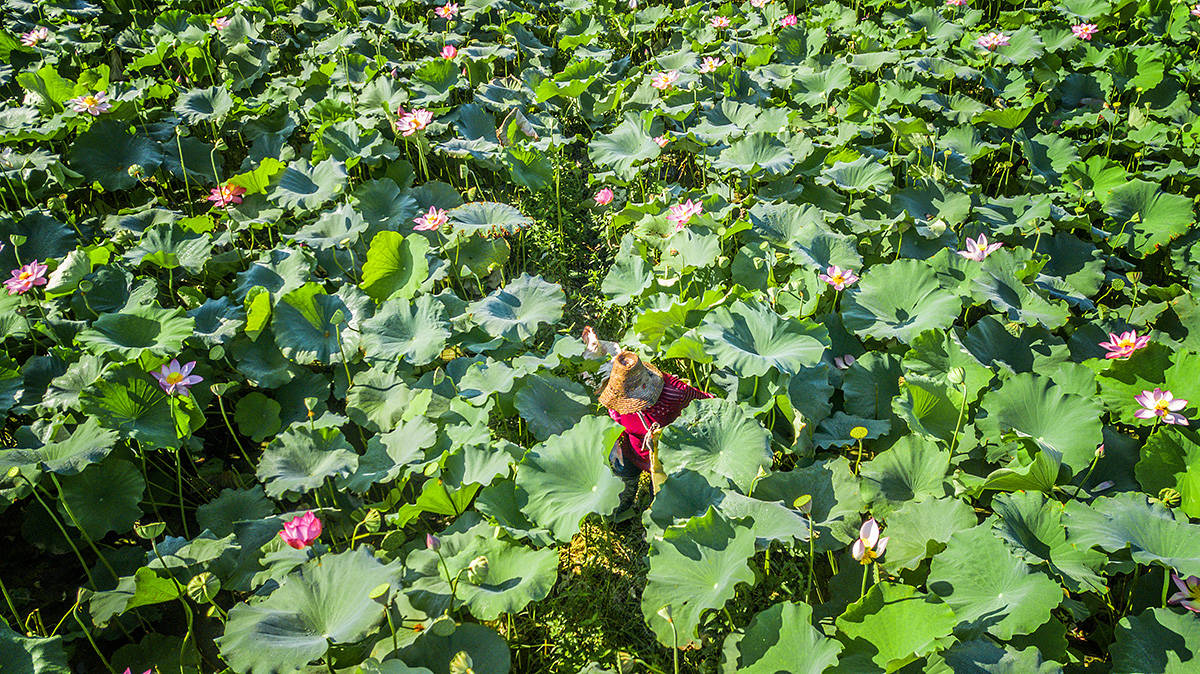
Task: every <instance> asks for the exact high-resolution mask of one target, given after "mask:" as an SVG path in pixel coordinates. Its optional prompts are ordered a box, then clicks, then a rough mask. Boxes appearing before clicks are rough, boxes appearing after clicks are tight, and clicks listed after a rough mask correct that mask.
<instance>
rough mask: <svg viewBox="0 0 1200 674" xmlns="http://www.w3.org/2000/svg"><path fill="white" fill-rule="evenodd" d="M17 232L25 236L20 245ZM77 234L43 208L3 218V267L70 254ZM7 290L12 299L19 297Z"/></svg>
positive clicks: (0, 258) (0, 261)
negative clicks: (17, 216)
mask: <svg viewBox="0 0 1200 674" xmlns="http://www.w3.org/2000/svg"><path fill="white" fill-rule="evenodd" d="M14 235H16V236H20V237H24V241H22V242H21V244H20V245H17V244H15V243H13V239H14ZM76 238H77V237H76V234H75V230H73V229H71V227H69V226H68V225H66V224H65V223H63V222H60V221H59V220H58V219H57V218H55V217H53V216H51V215H50V214H49V213H46V212H43V211H31V212H29V213H27V214H26V215H25V216H24V217H22V218H21V219H19V220H17V219H8V218H6V219H4V220H0V241H2V242H4V249H3V250H0V269H16V268H17V267H19V266H21V265H22V264H25V263H28V262H29V261H30V260H40V261H43V262H44V261H46V260H48V259H50V258H58V257H63V256H66V255H69V254H70V253H71V252H72V251H74V250H75V244H76ZM51 276H53V274H51ZM53 283H54V281H50V284H53ZM47 287H50V286H47ZM4 294H5V295H8V299H9V300H11V301H16V300H17V299H19V298H18V297H17V296H15V295H9V294H8V293H4ZM6 313H7V312H6ZM16 315H17V316H20V314H16ZM22 318H23V317H22ZM8 320H9V321H11V320H14V319H12V318H9V319H8Z"/></svg>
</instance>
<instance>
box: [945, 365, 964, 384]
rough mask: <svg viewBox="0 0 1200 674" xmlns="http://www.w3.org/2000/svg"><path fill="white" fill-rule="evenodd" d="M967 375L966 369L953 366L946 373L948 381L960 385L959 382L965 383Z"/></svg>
mask: <svg viewBox="0 0 1200 674" xmlns="http://www.w3.org/2000/svg"><path fill="white" fill-rule="evenodd" d="M966 376H967V371H966V370H964V369H962V368H961V367H952V368H950V371H949V372H947V373H946V381H948V382H950V383H951V384H954V385H955V386H958V385H959V384H961V383H963V380H964V379H966Z"/></svg>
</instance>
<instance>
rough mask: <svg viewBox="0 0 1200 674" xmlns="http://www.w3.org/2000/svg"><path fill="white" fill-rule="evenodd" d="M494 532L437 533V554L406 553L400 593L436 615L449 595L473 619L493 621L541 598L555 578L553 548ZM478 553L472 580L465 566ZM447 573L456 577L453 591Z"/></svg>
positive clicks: (483, 527)
mask: <svg viewBox="0 0 1200 674" xmlns="http://www.w3.org/2000/svg"><path fill="white" fill-rule="evenodd" d="M495 533H496V528H495V527H493V526H491V525H489V524H486V523H480V524H477V525H475V526H473V527H471V528H470V529H468V530H466V531H463V532H460V533H453V534H446V535H442V536H441V537H440V540H441V542H442V545H441V547H440V548H439V549H438V550H437V552H434V551H432V550H426V549H424V548H419V549H417V550H415V551H413V552H412V553H411V554H409V556H408V558H407V559H405V561H404V566H405V568H406V569H407V574H406V576H405V579H404V580H405V582H404V592H405V594H407V595H408V596H409V599H410V601H412V604H413V606H415V607H417V608H419V609H421V610H423V611H425V613H426V614H428V615H440V614H441V613H442V612H443V611H445V610H446V609H447V608H450V606H451V597H452V596H454V597H457V599H458V601H459V602H461V603H462V604H466V606H467V609H468V610H469V611H470V612H471V615H473V616H475V617H476V618H477V619H479V620H496V619H497V618H499V617H500V616H501V615H503V614H505V613H513V614H515V613H518V612H520V611H521V609H523V608H525V606H526V605H528V604H529V603H530V602H534V601H541V600H542V599H545V598H546V596H547V595H548V594H550V589H551V588H552V587H554V583H555V581H556V580H558V552H557V551H556V550H555V549H554V548H553V547H550V548H543V549H541V550H533V549H531V548H527V547H525V546H523V545H518V544H516V543H513V542H511V541H509V540H508V538H507V537H497V536H495ZM479 557H483V558H485V559H486V560H487V563H488V569H487V574H486V575H485V576H483V577H481V578H476V580H477V581H478V582H475V581H473V580H472V579H471V575H470V574H468V573H467V569H468V567H470V565H471V562H472V561H474V560H475V559H477V558H479ZM447 577H450V578H458V582H457V583H456V586H455V588H454V590H453V591H452V590H451V587H450V584H449V583H448V582H447V580H446V578H447Z"/></svg>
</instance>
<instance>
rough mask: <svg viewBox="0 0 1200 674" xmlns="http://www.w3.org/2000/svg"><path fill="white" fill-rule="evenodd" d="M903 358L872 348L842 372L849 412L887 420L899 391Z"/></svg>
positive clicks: (846, 407)
mask: <svg viewBox="0 0 1200 674" xmlns="http://www.w3.org/2000/svg"><path fill="white" fill-rule="evenodd" d="M902 374H903V372H902V371H901V370H900V359H899V358H896V357H895V356H893V355H891V354H888V353H880V352H876V351H869V352H867V353H865V354H863V355H862V356H861V357H859V359H858V360H857V361H855V362H854V364H853V365H851V366H850V369H848V370H846V372H845V373H844V374H843V375H842V396H843V398H844V399H845V401H846V405H845V409H846V412H848V413H850V414H853V415H857V416H860V417H866V418H868V419H887V418H889V414H888V412H889V410H890V409H891V406H892V398H894V397H896V396H897V395H898V394H899V393H900V384H899V381H900V376H901V375H902Z"/></svg>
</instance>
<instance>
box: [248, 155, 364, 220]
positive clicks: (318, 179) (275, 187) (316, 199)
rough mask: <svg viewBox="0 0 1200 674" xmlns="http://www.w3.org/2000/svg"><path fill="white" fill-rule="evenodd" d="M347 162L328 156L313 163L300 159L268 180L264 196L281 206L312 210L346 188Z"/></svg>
mask: <svg viewBox="0 0 1200 674" xmlns="http://www.w3.org/2000/svg"><path fill="white" fill-rule="evenodd" d="M347 180H348V179H347V176H346V166H345V165H344V164H342V162H340V161H338V160H336V159H334V158H333V157H330V158H329V159H326V160H325V161H323V162H319V163H318V164H316V165H315V166H314V165H312V164H309V163H308V162H307V161H305V160H303V159H300V160H297V161H294V162H292V163H291V164H288V167H287V169H285V170H284V171H283V172H282V173H280V174H279V175H277V176H276V177H275V178H274V179H273V180H272V181H271V188H270V190H268V192H267V197H268V198H269V199H271V201H273V202H275V203H276V204H279V205H280V206H282V207H284V208H293V209H297V210H301V211H311V210H314V209H316V208H317V207H319V206H321V205H322V204H324V203H325V202H327V201H329V200H330V199H332V198H333V197H334V196H335V195H337V194H339V193H340V192H341V191H342V190H344V189H345V187H346V184H347Z"/></svg>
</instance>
